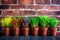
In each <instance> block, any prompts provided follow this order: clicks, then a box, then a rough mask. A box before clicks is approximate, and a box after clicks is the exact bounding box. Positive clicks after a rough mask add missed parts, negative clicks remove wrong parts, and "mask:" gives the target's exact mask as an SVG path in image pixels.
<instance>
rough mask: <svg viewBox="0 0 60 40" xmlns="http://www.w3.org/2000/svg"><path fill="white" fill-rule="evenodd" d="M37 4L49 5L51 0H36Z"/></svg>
mask: <svg viewBox="0 0 60 40" xmlns="http://www.w3.org/2000/svg"><path fill="white" fill-rule="evenodd" d="M36 3H37V4H49V3H50V0H36Z"/></svg>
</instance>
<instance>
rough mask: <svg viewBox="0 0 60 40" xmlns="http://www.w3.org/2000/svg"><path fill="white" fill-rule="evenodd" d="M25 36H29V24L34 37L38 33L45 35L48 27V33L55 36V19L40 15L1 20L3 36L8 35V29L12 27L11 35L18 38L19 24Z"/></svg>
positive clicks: (56, 21)
mask: <svg viewBox="0 0 60 40" xmlns="http://www.w3.org/2000/svg"><path fill="white" fill-rule="evenodd" d="M21 23H22V25H23V27H22V30H23V34H24V35H25V36H28V35H29V30H30V27H29V24H31V31H32V34H33V35H34V36H37V35H38V31H39V32H40V33H41V35H42V36H46V35H47V31H48V26H50V33H51V35H53V36H56V32H57V24H58V20H57V19H56V18H52V17H48V16H44V15H41V16H39V17H20V16H18V17H4V18H3V19H2V20H1V25H2V27H3V28H4V33H5V35H7V36H8V35H9V34H10V33H9V31H10V27H11V26H12V29H13V33H14V34H15V35H16V36H18V35H19V31H20V27H21V25H20V24H21Z"/></svg>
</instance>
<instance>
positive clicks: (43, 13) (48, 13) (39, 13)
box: [36, 11, 51, 15]
mask: <svg viewBox="0 0 60 40" xmlns="http://www.w3.org/2000/svg"><path fill="white" fill-rule="evenodd" d="M36 15H51V12H50V11H37V13H36Z"/></svg>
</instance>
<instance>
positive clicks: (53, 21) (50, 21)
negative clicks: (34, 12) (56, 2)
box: [49, 18, 58, 28]
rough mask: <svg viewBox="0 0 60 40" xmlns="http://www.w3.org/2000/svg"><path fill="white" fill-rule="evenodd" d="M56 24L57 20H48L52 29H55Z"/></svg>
mask: <svg viewBox="0 0 60 40" xmlns="http://www.w3.org/2000/svg"><path fill="white" fill-rule="evenodd" d="M57 24H58V20H57V19H56V18H50V20H49V26H50V27H52V28H54V27H57Z"/></svg>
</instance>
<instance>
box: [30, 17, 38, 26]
mask: <svg viewBox="0 0 60 40" xmlns="http://www.w3.org/2000/svg"><path fill="white" fill-rule="evenodd" d="M38 21H39V20H38V18H37V17H35V18H34V17H31V18H30V23H31V26H32V27H38Z"/></svg>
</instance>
